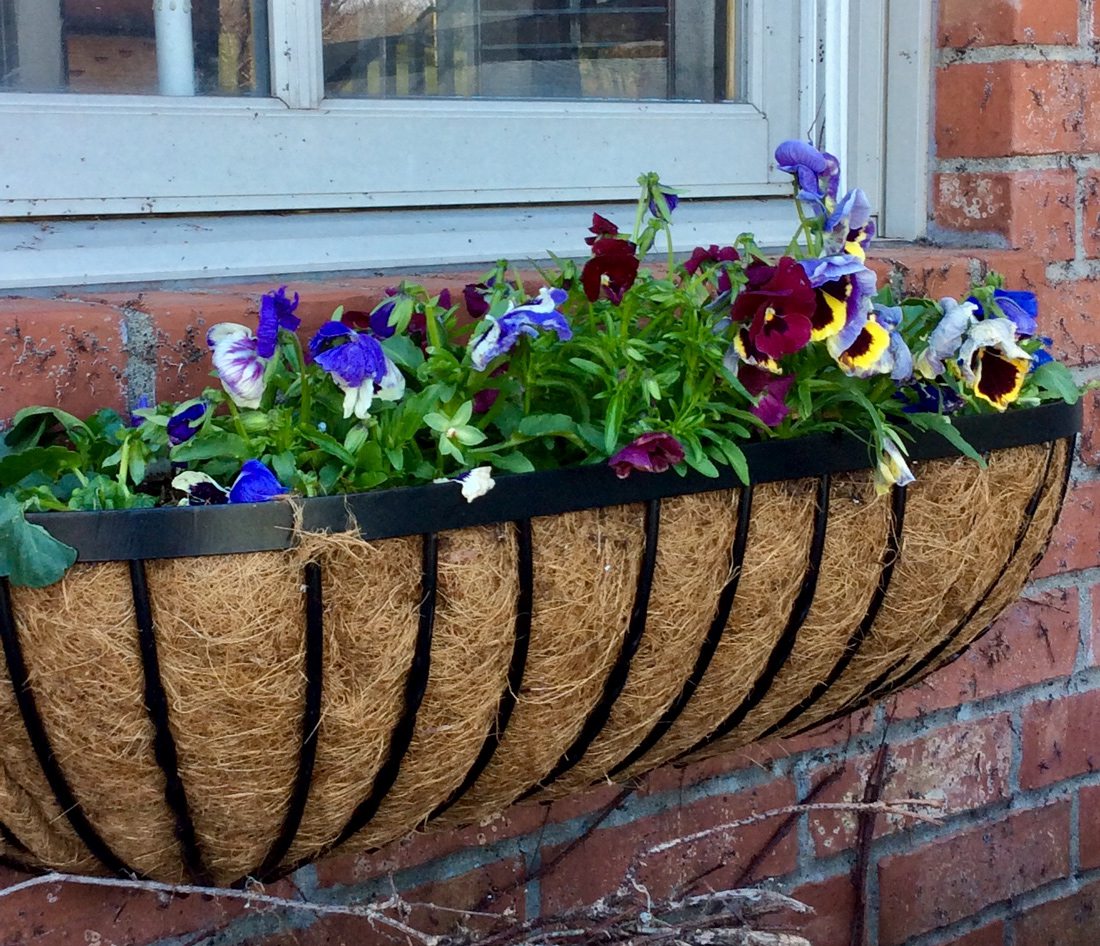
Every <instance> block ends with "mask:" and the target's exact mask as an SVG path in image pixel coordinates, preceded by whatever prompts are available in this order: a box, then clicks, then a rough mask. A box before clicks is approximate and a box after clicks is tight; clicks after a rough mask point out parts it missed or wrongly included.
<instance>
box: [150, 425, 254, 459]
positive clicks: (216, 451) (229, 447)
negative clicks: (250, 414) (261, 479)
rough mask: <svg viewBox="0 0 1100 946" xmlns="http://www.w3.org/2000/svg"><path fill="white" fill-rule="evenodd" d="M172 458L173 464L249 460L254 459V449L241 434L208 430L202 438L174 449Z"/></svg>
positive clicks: (189, 441)
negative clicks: (222, 459) (218, 460)
mask: <svg viewBox="0 0 1100 946" xmlns="http://www.w3.org/2000/svg"><path fill="white" fill-rule="evenodd" d="M170 456H171V458H172V460H173V462H177V463H191V462H194V461H196V460H213V459H214V458H223V457H224V458H229V459H232V460H248V459H251V457H252V448H251V447H249V445H248V444H247V443H246V442H245V440H244V438H243V437H241V436H240V435H239V434H234V433H231V432H230V431H228V430H219V431H216V432H215V431H210V430H208V431H207V432H206V433H205V434H204V435H203V436H202V437H201V438H200V437H193V438H192V439H191V440H188V441H187V442H186V443H181V444H178V445H177V446H175V447H173V448H172V452H171V454H170Z"/></svg>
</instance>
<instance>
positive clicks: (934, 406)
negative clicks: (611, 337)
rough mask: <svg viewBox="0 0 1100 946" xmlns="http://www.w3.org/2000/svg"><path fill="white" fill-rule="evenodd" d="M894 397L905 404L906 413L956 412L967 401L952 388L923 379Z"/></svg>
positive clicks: (903, 409)
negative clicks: (929, 382)
mask: <svg viewBox="0 0 1100 946" xmlns="http://www.w3.org/2000/svg"><path fill="white" fill-rule="evenodd" d="M894 397H895V398H897V399H898V400H899V401H902V402H903V403H904V404H905V406H904V407H903V408H902V411H904V412H905V413H906V414H954V413H955V412H956V411H957V410H959V408H961V407H962V406H963V404H964V403H965V402H964V401H963V399H962V398H961V397H959V395H958V394H956V393H955V392H954V391H953V390H952V389H951V388H946V387H940V386H939V385H935V384H928V383H927V382H923V381H918V382H917V383H915V384H913V385H912V386H911V387H908V388H906V389H905V391H898V392H897V393H895V395H894ZM911 398H913V399H911ZM914 399H915V400H914Z"/></svg>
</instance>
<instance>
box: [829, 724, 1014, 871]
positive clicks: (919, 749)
mask: <svg viewBox="0 0 1100 946" xmlns="http://www.w3.org/2000/svg"><path fill="white" fill-rule="evenodd" d="M1011 758H1012V730H1011V725H1010V723H1009V719H1008V716H1007V715H1003V714H1002V715H999V716H992V717H989V718H987V719H982V720H979V721H977V722H972V723H967V724H966V725H958V726H945V727H943V728H942V729H936V730H934V731H932V732H929V733H928V734H927V735H925V736H922V737H921V738H919V739H913V740H911V741H909V742H904V743H901V744H900V745H897V746H894V747H892V748H891V750H890V753H889V755H888V757H887V768H886V779H885V781H884V783H883V793H882V797H883V798H884V799H890V798H927V799H929V800H931V801H937V802H942V803H943V804H944V805H946V807H947V810H948V811H952V812H956V811H969V810H973V809H976V808H981V807H983V806H985V805H988V804H991V803H992V802H995V801H998V800H999V799H1002V798H1005V797H1007V795H1008V771H1009V766H1010V764H1011ZM873 762H874V754H873V753H872V754H867V755H862V756H859V757H857V758H855V759H849V760H847V761H846V763H845V767H844V774H843V775H842V776H841V778H840V780H838V781H837V782H835V783H833V784H832V785H830V786H829V787H828V788H826V789H825V790H824V791H823V792H822V793H821V794H820V795H818V796H817V797H816V798H815V801H820V802H858V801H861V800H862V799H863V793H864V787H865V786H866V784H867V779H868V776H869V774H870V771H871V766H872V764H873ZM829 770H830V767H828V766H824V767H822V768H820V769H818V770H817V771H816V772H815V773H814V781H815V782H818V781H820V779H822V778H824V777H825V776H826V773H827V772H828V771H829ZM914 824H915V822H913V821H912V820H909V819H906V818H899V817H896V816H889V817H879V818H877V819H876V822H875V837H881V836H882V835H884V834H889V833H892V832H894V831H897V830H899V829H904V828H909V827H913V826H914ZM809 825H810V834H811V835H812V836H813V839H814V847H815V851H816V853H817V856H818V857H829V856H830V855H833V854H837V853H839V852H841V851H844V850H846V849H848V848H849V847H851V846H852V845H853V844H854V843H855V838H856V827H857V816H856V814H855V813H854V812H829V811H814V812H811V813H810V815H809Z"/></svg>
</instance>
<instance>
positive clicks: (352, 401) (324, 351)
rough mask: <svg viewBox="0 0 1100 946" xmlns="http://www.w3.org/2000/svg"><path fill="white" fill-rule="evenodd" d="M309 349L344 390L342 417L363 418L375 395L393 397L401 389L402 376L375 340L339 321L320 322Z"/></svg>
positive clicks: (398, 393) (402, 384) (403, 389)
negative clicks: (322, 323)
mask: <svg viewBox="0 0 1100 946" xmlns="http://www.w3.org/2000/svg"><path fill="white" fill-rule="evenodd" d="M309 352H310V354H311V355H312V356H313V360H314V361H316V362H317V364H319V365H320V366H321V367H322V368H324V369H325V371H327V372H328V373H329V375H330V376H331V377H332V380H333V381H335V382H336V384H337V386H338V387H339V388H340V390H342V391H343V392H344V417H351V416H352V415H354V416H356V417H358V418H359V419H360V420H363V419H364V418H365V417H366V416H367V414H368V413H369V412H370V406H371V404H372V403H373V402H374V399H375V398H376V397H377V398H378V399H379V400H382V401H396V400H399V399H400V398H401V396H402V395H403V394H404V393H405V376H404V375H403V374H402V373H401V370H400V369H399V368H398V367H397V365H395V364H394V363H393V362H392V361H390V359H389V358H388V357H387V356H386V353H385V352H384V351H383V350H382V346H381V345H380V344H379V343H378V340H377V339H376V338H372V337H371V336H370V335H367V334H365V333H363V332H357V331H355V329H353V328H351V327H350V326H348V325H344V323H343V322H326V323H325V324H324V325H322V326H321V328H320V329H319V330H318V332H317V334H316V335H314V336H313V338H312V339H310V342H309Z"/></svg>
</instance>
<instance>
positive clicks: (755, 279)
mask: <svg viewBox="0 0 1100 946" xmlns="http://www.w3.org/2000/svg"><path fill="white" fill-rule="evenodd" d="M745 275H746V276H747V277H748V284H747V285H746V286H745V287H744V288H743V289H742V290H741V292H740V294H739V295H738V296H737V299H736V300H735V301H734V303H733V310H732V312H731V314H730V317H731V318H732V319H733V321H735V322H741V323H742V324H743V325H745V326H747V327H748V341H749V342H751V346H752V348H754V349H756V350H757V351H758V352H760V353H762V354H763V355H765V356H767V357H768V358H771V359H772V360H775V359H778V358H782V357H783V356H784V355H789V354H792V353H793V352H796V351H799V350H800V349H802V348H805V347H806V345H807V343H808V342H809V341H810V336H811V334H812V333H813V321H812V319H813V315H814V312H815V311H816V309H817V295H816V293H815V292H814V290H813V287H812V286H811V285H810V280H809V278H808V277H807V276H806V271H805V270H804V269H803V268H802V267H801V266H799V265H798V262H797V261H796V260H794V259H792V258H791V257H789V256H784V257H782V258H781V259H780V260H779V262H778V264H777V265H775V266H767V265H765V264H763V263H753V264H752V265H750V266H747V267H746V268H745Z"/></svg>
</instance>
